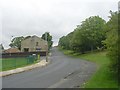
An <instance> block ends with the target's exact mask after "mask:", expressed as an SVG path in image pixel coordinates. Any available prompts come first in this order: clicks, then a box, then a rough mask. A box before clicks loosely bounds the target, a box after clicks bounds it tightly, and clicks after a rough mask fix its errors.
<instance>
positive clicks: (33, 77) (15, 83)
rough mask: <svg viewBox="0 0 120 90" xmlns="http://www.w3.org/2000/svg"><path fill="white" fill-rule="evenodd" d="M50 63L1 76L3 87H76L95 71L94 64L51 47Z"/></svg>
mask: <svg viewBox="0 0 120 90" xmlns="http://www.w3.org/2000/svg"><path fill="white" fill-rule="evenodd" d="M51 53H52V55H51V57H50V58H49V60H50V63H49V64H47V65H46V66H44V67H37V68H34V69H31V70H27V71H25V72H22V73H18V74H12V75H9V76H5V77H3V78H2V87H3V88H78V87H80V86H81V85H83V84H85V83H86V81H88V80H89V79H90V78H91V76H92V75H93V74H94V73H95V71H96V67H97V66H96V64H95V63H92V62H89V61H85V60H81V59H78V58H72V57H69V56H65V55H64V54H63V53H62V52H60V51H59V50H58V49H57V48H53V49H52V51H51Z"/></svg>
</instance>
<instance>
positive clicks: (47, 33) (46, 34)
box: [41, 32, 53, 49]
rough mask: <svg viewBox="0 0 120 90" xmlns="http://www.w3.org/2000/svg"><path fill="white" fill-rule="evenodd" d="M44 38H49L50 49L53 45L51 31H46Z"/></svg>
mask: <svg viewBox="0 0 120 90" xmlns="http://www.w3.org/2000/svg"><path fill="white" fill-rule="evenodd" d="M41 38H42V39H44V40H47V42H48V49H50V48H51V47H52V44H53V41H52V36H51V35H50V33H49V32H45V33H44V34H43V35H42V37H41Z"/></svg>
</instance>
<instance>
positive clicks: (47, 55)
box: [45, 32, 48, 62]
mask: <svg viewBox="0 0 120 90" xmlns="http://www.w3.org/2000/svg"><path fill="white" fill-rule="evenodd" d="M45 39H46V42H47V44H46V62H48V41H47V32H46V33H45Z"/></svg>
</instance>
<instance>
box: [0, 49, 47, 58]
mask: <svg viewBox="0 0 120 90" xmlns="http://www.w3.org/2000/svg"><path fill="white" fill-rule="evenodd" d="M32 54H36V55H38V54H39V55H40V56H46V51H40V52H18V53H2V55H1V56H2V58H16V57H27V56H29V55H32Z"/></svg>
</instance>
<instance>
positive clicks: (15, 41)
mask: <svg viewBox="0 0 120 90" xmlns="http://www.w3.org/2000/svg"><path fill="white" fill-rule="evenodd" d="M22 40H24V37H23V36H21V37H15V38H13V39H12V41H11V43H10V44H9V46H10V47H15V48H18V49H19V50H20V49H21V41H22Z"/></svg>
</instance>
